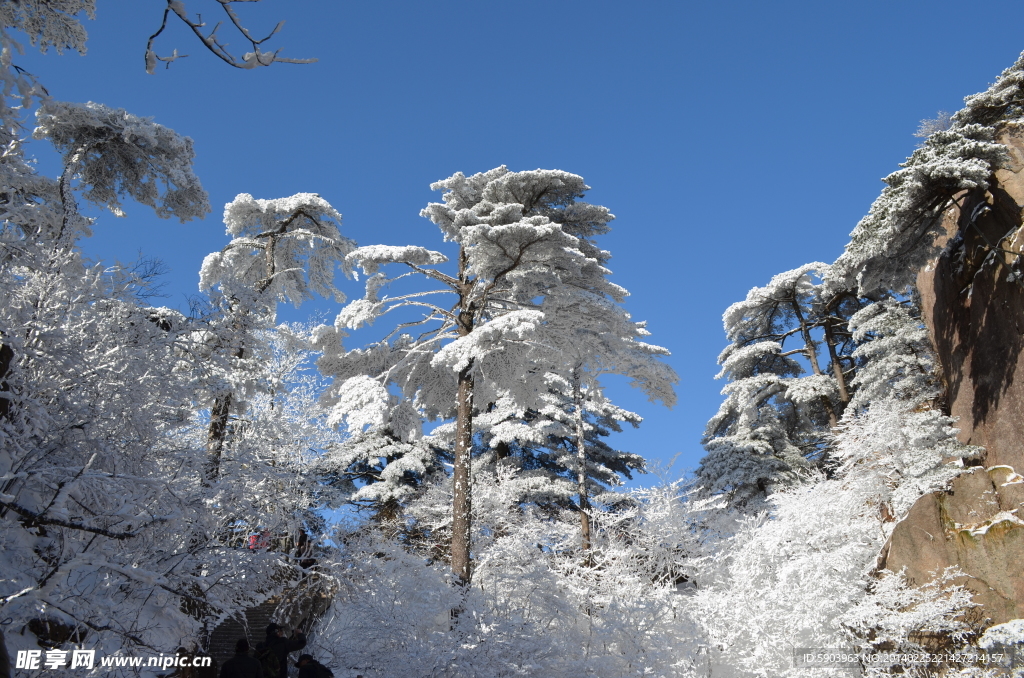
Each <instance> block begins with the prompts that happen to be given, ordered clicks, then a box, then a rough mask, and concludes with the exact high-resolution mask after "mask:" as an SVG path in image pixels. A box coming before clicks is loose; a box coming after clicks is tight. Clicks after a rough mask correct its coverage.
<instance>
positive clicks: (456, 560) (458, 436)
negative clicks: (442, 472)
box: [452, 361, 473, 584]
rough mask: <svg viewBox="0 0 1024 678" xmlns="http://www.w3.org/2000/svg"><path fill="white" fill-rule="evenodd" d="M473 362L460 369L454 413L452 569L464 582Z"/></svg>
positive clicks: (469, 507) (468, 524)
mask: <svg viewBox="0 0 1024 678" xmlns="http://www.w3.org/2000/svg"><path fill="white" fill-rule="evenodd" d="M472 370H473V362H472V361H470V363H469V365H467V366H466V367H465V368H464V369H463V370H462V371H461V372H459V393H458V403H457V409H456V415H455V417H456V418H455V469H454V474H453V476H454V477H453V481H452V482H453V492H452V494H453V496H452V571H453V572H454V573H455V576H456V577H458V578H459V581H460V582H461V583H462V584H468V583H469V581H470V577H471V576H472V570H471V565H472V563H471V561H470V554H469V549H470V534H471V527H472V526H471V521H472V509H473V504H472V491H471V488H470V461H471V458H470V453H471V452H472V450H473V373H472Z"/></svg>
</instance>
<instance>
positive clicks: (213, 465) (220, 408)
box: [203, 391, 232, 485]
mask: <svg viewBox="0 0 1024 678" xmlns="http://www.w3.org/2000/svg"><path fill="white" fill-rule="evenodd" d="M231 400H232V398H231V392H230V391H228V392H227V393H224V394H222V395H219V396H217V398H216V399H215V400H214V401H213V407H211V408H210V427H209V428H208V429H207V434H206V457H207V460H206V472H205V474H204V476H205V477H204V478H203V481H204V483H205V484H207V485H209V484H210V483H212V482H213V481H215V480H216V479H217V476H218V475H219V474H220V457H221V452H222V451H223V450H224V439H225V438H227V434H228V416H229V415H230V414H231Z"/></svg>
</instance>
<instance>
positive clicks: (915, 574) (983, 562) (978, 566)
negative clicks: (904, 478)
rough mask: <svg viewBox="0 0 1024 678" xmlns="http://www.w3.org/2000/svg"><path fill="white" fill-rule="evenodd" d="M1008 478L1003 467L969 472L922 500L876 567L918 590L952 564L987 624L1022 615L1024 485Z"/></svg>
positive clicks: (1011, 474) (1010, 472) (1010, 473)
mask: <svg viewBox="0 0 1024 678" xmlns="http://www.w3.org/2000/svg"><path fill="white" fill-rule="evenodd" d="M1014 476H1016V474H1015V473H1014V472H1013V470H1012V469H1008V468H1007V467H1005V466H1000V467H994V468H991V469H988V470H987V471H986V470H985V469H981V468H973V469H970V470H969V471H967V472H965V473H964V474H963V475H961V476H960V477H958V478H956V479H955V480H954V481H953V483H952V486H951V488H950V490H949V491H948V492H933V493H931V494H927V495H925V496H923V497H921V498H920V499H919V500H918V501H917V503H915V504H914V506H913V507H912V508H911V509H910V512H909V513H908V515H907V517H906V518H904V519H903V520H902V521H900V523H899V524H898V525H897V526H896V528H895V529H894V530H893V533H892V536H891V537H890V538H889V542H888V543H887V544H886V546H885V549H883V554H882V556H881V557H880V558H879V563H878V564H879V569H888V570H892V571H894V572H899V571H901V570H903V571H904V572H905V574H906V576H907V579H908V580H909V581H910V582H912V583H917V584H923V583H925V582H927V581H931V580H932V579H933V578H934V577H935V576H936V575H937V574H939V573H941V572H942V571H943V570H944V569H945V568H947V567H953V566H955V567H958V568H959V569H960V570H961V571H962V572H963V573H964V575H965V576H964V578H963V579H961V580H959V581H958V583H961V584H963V585H965V586H966V587H967V588H969V589H971V590H972V591H973V592H974V600H975V602H977V603H980V604H981V605H982V608H981V610H980V619H982V620H984V621H985V624H984V625H985V626H990V625H992V624H1002V623H1003V622H1007V621H1009V620H1011V619H1019V618H1021V617H1024V520H1022V519H1021V518H1020V517H1018V516H1019V515H1020V514H1022V513H1024V503H1021V501H1020V500H1021V499H1022V498H1024V497H1021V495H1020V492H1019V490H1020V488H1024V483H1021V482H1020V481H1015V482H1014V481H1011V483H1010V484H1006V483H1005V481H1006V479H1007V478H1013V477H1014ZM1017 477H1019V476H1017ZM1008 509H1009V510H1008Z"/></svg>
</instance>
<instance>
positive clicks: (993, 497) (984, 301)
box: [879, 125, 1024, 626]
mask: <svg viewBox="0 0 1024 678" xmlns="http://www.w3.org/2000/svg"><path fill="white" fill-rule="evenodd" d="M999 141H1000V143H1002V144H1003V145H1005V146H1006V148H1007V150H1008V152H1009V161H1008V162H1007V163H1005V164H1004V166H1003V168H1001V169H998V170H996V172H995V174H994V177H993V178H992V180H991V181H990V182H989V185H990V187H989V188H988V189H987V190H980V189H979V190H973V191H967V192H963V193H962V194H960V195H959V196H958V199H957V201H956V203H955V205H954V206H953V207H951V208H950V209H948V210H947V211H946V212H945V213H944V215H943V216H942V219H943V227H944V228H943V233H944V234H943V235H941V236H940V238H939V242H937V244H938V245H939V246H941V247H942V248H943V249H942V253H941V254H940V255H939V257H938V258H937V259H935V260H934V261H933V262H932V263H931V264H930V265H929V266H927V267H926V268H925V269H924V270H923V271H921V272H920V273H919V275H918V280H917V283H918V289H919V291H920V294H921V305H922V310H923V312H924V317H925V322H926V323H927V325H928V328H929V330H930V331H931V335H932V339H933V342H934V347H935V351H936V353H937V355H938V358H939V363H940V365H941V367H942V370H943V381H944V383H945V386H946V403H945V405H946V407H947V408H948V411H949V413H950V414H951V415H952V416H954V417H957V418H958V424H957V425H958V427H959V428H960V439H961V440H962V441H963V442H965V443H968V444H971V445H979V446H982V447H984V448H985V452H984V455H983V457H982V458H981V460H980V462H979V466H977V467H975V468H970V469H968V470H967V471H966V472H965V473H963V474H962V475H961V476H960V477H959V478H957V479H956V480H955V481H954V482H953V483H952V486H951V487H950V488H949V490H948V491H946V492H941V493H933V494H930V495H926V496H924V497H922V498H921V499H920V500H919V501H918V502H917V503H916V504H915V505H914V506H913V508H912V509H911V511H910V513H909V515H908V516H907V517H906V518H905V519H904V520H903V521H902V522H901V523H900V524H899V525H897V526H896V528H895V530H894V531H893V534H892V537H891V538H890V540H889V543H888V544H886V547H885V549H884V550H883V552H882V554H881V557H880V559H879V564H880V566H881V567H884V568H888V569H891V570H895V571H898V570H900V569H903V568H906V572H907V575H908V577H910V578H911V579H912V580H914V581H916V582H918V583H923V582H925V581H928V580H930V579H932V578H933V576H934V574H935V573H936V572H938V571H941V570H942V569H944V568H946V567H950V566H956V567H958V568H960V570H962V571H963V572H964V573H965V575H966V577H965V579H964V583H965V584H966V585H967V586H968V587H969V588H970V589H971V590H973V591H974V592H975V601H976V602H978V603H980V604H981V607H980V608H979V609H978V610H977V612H978V620H979V622H981V623H982V625H983V626H989V625H991V624H1000V623H1003V622H1006V621H1008V620H1010V619H1017V618H1021V617H1024V477H1022V472H1024V261H1022V252H1024V233H1022V231H1024V228H1022V223H1024V127H1022V126H1019V125H1009V126H1007V127H1004V128H1003V129H1002V131H1001V135H1000V137H999Z"/></svg>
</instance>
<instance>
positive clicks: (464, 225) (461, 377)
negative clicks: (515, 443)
mask: <svg viewBox="0 0 1024 678" xmlns="http://www.w3.org/2000/svg"><path fill="white" fill-rule="evenodd" d="M432 188H433V189H434V190H442V191H444V202H442V203H431V204H430V205H428V206H427V207H426V208H425V209H424V210H423V211H422V212H421V214H422V215H423V216H425V217H427V218H429V219H430V220H431V221H433V222H434V223H435V224H437V226H438V227H439V228H440V229H441V232H442V235H443V237H444V239H445V240H447V241H450V242H453V243H454V244H455V245H456V246H457V247H458V252H457V254H456V261H457V267H456V270H455V271H453V272H451V273H449V272H445V271H444V270H443V269H442V268H439V265H440V264H443V263H444V262H446V261H447V257H445V256H444V255H443V254H442V253H440V252H437V251H431V250H427V249H425V248H422V247H417V246H407V247H389V246H383V245H375V246H370V247H362V248H359V249H357V250H355V251H354V252H352V253H351V254H350V255H349V260H350V261H351V262H352V263H354V264H357V265H358V266H360V267H361V268H362V269H363V271H364V272H365V273H366V275H368V276H370V277H369V279H368V280H367V284H366V296H365V297H364V298H363V299H359V300H356V301H354V302H352V303H350V304H349V305H348V306H347V307H345V309H343V310H342V312H341V314H340V315H339V316H338V319H337V321H336V322H335V327H334V328H324V331H323V332H322V334H321V346H323V347H324V350H325V356H324V358H323V359H322V360H321V362H320V367H321V370H323V371H324V373H325V374H329V375H331V376H333V377H334V378H335V386H334V389H335V390H334V397H335V399H336V401H337V404H336V406H335V407H336V411H337V413H338V416H339V418H340V417H343V416H348V413H349V412H351V411H353V408H354V407H355V408H356V409H358V410H359V411H361V412H366V411H369V410H368V409H367V402H366V399H367V398H370V399H371V400H375V402H376V411H377V412H378V414H376V415H374V420H375V422H379V423H375V424H374V425H375V426H384V425H389V422H391V421H392V420H394V418H395V417H396V416H398V417H399V419H400V420H403V421H404V420H406V419H407V414H406V413H407V412H408V411H409V410H408V405H409V404H412V405H413V406H414V407H415V409H416V411H418V412H419V413H420V414H421V415H422V416H423V417H425V418H426V419H428V420H435V419H449V420H451V421H452V424H450V425H448V426H446V427H442V430H441V431H439V432H435V437H437V436H439V435H450V436H451V437H450V438H449V439H450V440H452V442H453V448H454V450H453V455H454V483H453V493H454V497H453V513H452V520H453V523H452V551H451V553H452V569H453V571H454V572H455V574H456V575H457V577H458V578H459V579H460V580H461V581H463V582H468V581H469V579H470V576H471V563H470V554H469V546H470V534H471V530H470V521H471V505H472V504H471V488H470V483H471V480H470V460H471V453H472V449H473V436H474V433H475V431H474V425H473V420H474V416H475V413H476V411H478V410H482V409H484V408H485V407H486V405H487V403H492V402H497V401H498V400H499V399H500V398H502V397H509V398H511V399H512V400H513V401H514V402H516V403H521V404H522V405H524V406H531V405H534V404H535V403H536V402H537V399H538V395H539V394H540V393H542V392H546V390H547V388H548V386H547V384H545V382H544V378H543V377H544V372H545V370H544V369H542V368H540V369H538V367H536V366H534V365H533V359H532V356H533V355H534V354H535V352H536V350H537V349H536V343H537V342H538V341H539V340H541V339H542V327H543V323H544V318H545V316H544V312H543V310H541V308H540V306H541V302H542V301H543V300H544V299H545V297H548V296H550V295H551V294H553V293H554V292H555V291H557V290H559V289H561V288H564V287H565V286H569V285H571V286H574V287H576V288H579V289H581V290H585V291H588V292H590V293H593V294H595V295H597V296H598V297H610V298H612V299H615V300H616V301H620V300H621V299H622V291H621V290H620V289H619V288H617V287H616V286H614V285H612V284H611V283H610V282H608V281H607V280H606V279H605V277H604V275H603V274H602V273H601V272H600V270H601V269H602V267H603V263H604V260H605V259H606V258H607V254H606V253H604V252H602V251H601V250H600V249H598V248H597V247H596V246H595V245H594V244H593V243H591V242H590V237H591V235H593V234H596V233H600V232H602V230H603V229H604V228H605V225H606V224H607V222H608V221H609V220H610V219H611V215H610V214H609V212H608V210H607V209H605V208H603V207H599V206H595V205H589V204H587V203H584V202H580V201H579V198H581V197H582V196H583V194H584V193H585V191H586V190H587V189H588V187H587V186H586V185H585V184H584V183H583V179H582V178H581V177H579V176H576V175H573V174H569V173H567V172H561V171H557V170H535V171H527V172H510V171H509V170H508V169H507V168H505V167H498V168H496V169H493V170H490V171H488V172H482V173H479V174H475V175H472V176H469V177H467V176H465V175H463V174H462V173H458V174H455V175H453V176H452V177H450V178H448V179H446V180H444V181H440V182H437V183H435V184H433V185H432ZM389 264H390V265H398V266H401V267H403V268H404V269H405V272H404V273H400V274H398V275H396V276H395V277H393V278H388V277H387V276H386V275H385V274H384V273H382V272H379V268H380V267H381V266H383V265H389ZM410 275H416V276H422V278H423V279H425V280H426V281H428V282H430V283H431V284H432V286H431V287H428V288H427V289H422V288H420V289H415V290H413V291H411V292H409V293H402V294H399V295H397V296H394V297H389V296H387V295H385V294H382V292H383V291H384V289H385V288H386V286H388V285H390V284H391V283H393V282H395V281H397V280H399V279H401V278H405V277H407V276H410ZM438 294H441V295H450V296H451V297H452V300H451V303H445V304H443V305H442V304H441V303H438V302H435V301H434V299H435V298H436V297H435V296H434V295H438ZM409 308H413V309H423V314H422V315H421V316H418V317H415V318H414V319H412V320H409V321H408V322H403V323H401V324H400V325H399V326H398V327H397V328H396V330H395V331H394V332H393V333H392V335H394V334H397V333H398V332H399V331H401V330H404V329H405V328H409V327H421V328H423V332H422V333H421V334H419V335H418V336H416V337H413V336H411V335H409V334H401V335H399V336H397V337H395V338H394V339H393V340H392V339H391V336H392V335H389V336H388V338H386V339H385V340H383V341H381V342H379V343H377V344H375V345H373V346H371V347H369V348H368V349H366V350H356V351H351V352H347V353H346V352H344V351H343V350H342V349H341V341H340V340H341V337H342V335H343V331H344V329H346V328H349V329H354V328H357V327H360V326H362V325H364V324H368V323H370V322H373V321H374V320H375V319H376V318H379V317H380V316H382V315H384V314H386V313H389V312H392V311H396V310H398V309H409ZM368 377H369V378H370V379H372V380H374V382H375V383H376V386H374V387H373V388H372V389H370V388H368V384H367V378H368ZM389 388H396V389H397V390H398V391H399V392H400V393H401V397H400V398H398V399H397V400H398V402H397V403H396V402H393V400H394V398H392V396H393V395H394V394H392V393H390V392H389V390H388V389H389ZM374 393H375V394H376V395H375V396H372V395H371V394H374ZM354 421H355V423H357V426H356V428H357V429H358V428H359V427H363V428H365V427H366V426H368V425H369V424H368V423H365V422H366V420H364V419H361V418H356V419H355V420H354ZM360 422H364V423H360ZM349 423H350V427H351V425H352V423H353V421H350V422H349ZM395 428H396V427H395V426H393V425H392V426H390V430H391V432H392V433H393V434H394V433H397V431H395ZM403 429H404V430H403V431H402V432H401V434H400V435H399V436H397V437H398V440H399V441H400V442H402V443H407V442H409V440H410V439H414V438H416V437H417V436H418V431H410V432H409V433H406V431H409V429H408V428H406V427H403ZM381 456H383V455H381Z"/></svg>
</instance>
